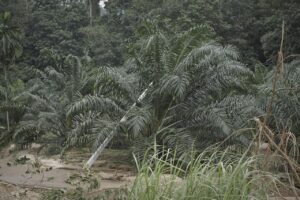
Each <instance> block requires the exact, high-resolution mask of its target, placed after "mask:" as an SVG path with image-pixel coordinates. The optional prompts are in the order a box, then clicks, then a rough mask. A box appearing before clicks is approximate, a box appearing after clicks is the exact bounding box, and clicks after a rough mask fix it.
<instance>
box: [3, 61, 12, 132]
mask: <svg viewBox="0 0 300 200" xmlns="http://www.w3.org/2000/svg"><path fill="white" fill-rule="evenodd" d="M3 70H4V81H5V89H6V91H5V103H6V105H8V79H7V68H6V66H4V68H3ZM6 126H7V130H8V131H10V127H9V112H8V111H6Z"/></svg>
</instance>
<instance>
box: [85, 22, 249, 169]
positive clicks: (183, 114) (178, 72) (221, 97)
mask: <svg viewBox="0 0 300 200" xmlns="http://www.w3.org/2000/svg"><path fill="white" fill-rule="evenodd" d="M139 34H140V35H141V40H139V41H138V42H137V43H136V44H134V45H133V46H132V49H131V51H130V53H131V55H132V58H130V59H129V60H128V61H127V62H126V64H125V68H128V69H129V71H130V72H131V74H134V75H135V76H137V77H139V78H138V83H139V88H147V87H148V85H149V84H150V85H152V87H150V88H148V92H147V95H146V97H145V99H144V100H143V101H141V102H138V103H137V104H135V105H136V106H134V107H132V109H130V110H129V111H128V113H127V115H126V116H125V118H126V119H127V120H123V121H122V122H121V124H123V125H124V126H125V127H126V128H125V132H127V133H128V134H129V136H131V137H132V138H135V140H136V141H139V142H140V144H139V142H136V145H135V147H136V148H137V149H147V148H148V147H149V146H150V147H151V146H153V142H154V144H155V145H154V146H156V147H157V145H156V144H162V145H167V146H169V147H172V148H177V150H178V151H179V152H180V153H182V154H184V153H185V154H188V153H189V152H190V150H191V149H192V148H193V147H194V146H195V145H194V143H195V142H197V143H198V144H197V145H198V146H199V145H200V146H201V143H202V144H206V143H207V139H208V140H209V141H213V140H215V139H216V138H217V140H218V141H220V140H223V139H224V138H225V137H228V136H229V135H230V134H231V133H232V132H233V131H234V130H235V128H239V126H240V125H241V123H237V125H236V126H233V125H232V124H230V120H229V119H230V117H233V116H232V115H231V114H230V113H227V111H225V110H228V109H227V107H228V106H229V103H231V101H230V98H231V99H234V100H235V101H234V102H236V105H235V104H234V103H233V102H232V107H235V108H236V110H238V109H237V108H238V106H240V105H239V104H238V103H237V102H238V100H239V99H243V97H242V96H240V97H236V98H235V96H234V95H235V94H240V93H242V91H245V90H246V86H245V85H244V84H243V80H245V79H246V78H247V77H248V76H251V75H252V73H251V71H250V70H248V69H247V68H246V67H245V66H244V65H243V64H242V63H240V62H238V54H237V53H236V50H235V49H234V48H233V47H231V46H226V47H222V46H221V45H219V44H217V43H214V42H211V35H213V33H212V31H211V29H210V28H209V27H207V26H199V27H195V28H192V29H191V30H189V31H186V32H183V33H181V34H176V35H175V36H173V37H168V36H166V35H165V34H164V33H162V32H161V31H160V30H159V29H157V28H156V26H155V25H153V24H151V23H146V24H145V25H143V26H142V27H141V28H140V29H139ZM141 90H142V89H140V91H141ZM227 96H228V98H227V99H225V97H227ZM218 101H219V102H220V103H219V104H220V105H218V104H217V102H218ZM218 107H221V109H219V108H218ZM224 112H225V113H224ZM249 115H250V114H249ZM235 117H236V116H235ZM202 118H204V119H205V120H203V121H202V123H199V122H201V119H202ZM226 119H227V120H226ZM192 122H194V123H195V124H194V125H193V124H192ZM200 124H201V126H202V128H201V126H200ZM204 126H206V129H203V127H204ZM208 127H210V128H212V127H214V129H213V134H211V135H210V136H209V137H208V138H206V139H205V136H207V135H208V134H209V133H211V132H210V130H209V128H208ZM216 136H217V137H216ZM199 138H200V139H199ZM151 140H152V141H151ZM238 141H240V142H241V143H242V144H244V145H247V144H248V140H247V138H245V137H243V136H239V137H238ZM147 144H148V145H147ZM106 145H107V143H103V145H102V146H101V147H103V148H105V146H106ZM140 147H142V148H140ZM103 148H102V149H103ZM96 153H97V152H96ZM96 153H95V154H96ZM98 155H99V153H98ZM142 155H144V154H143V153H142ZM92 158H93V157H92ZM92 158H91V160H92ZM88 164H89V166H91V164H92V163H90V162H88Z"/></svg>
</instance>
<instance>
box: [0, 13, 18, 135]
mask: <svg viewBox="0 0 300 200" xmlns="http://www.w3.org/2000/svg"><path fill="white" fill-rule="evenodd" d="M11 19H12V17H11V14H10V13H8V12H4V13H1V14H0V39H1V43H0V47H1V50H0V52H1V54H0V62H1V65H2V69H3V73H4V82H5V88H6V92H5V102H6V104H8V96H9V94H8V89H9V80H8V76H7V70H8V67H9V66H10V65H11V64H13V63H14V62H15V59H16V58H17V57H18V56H20V54H21V49H22V47H21V44H20V35H21V33H20V31H19V29H18V28H17V27H15V26H12V25H11ZM6 123H7V130H8V131H10V121H9V111H6Z"/></svg>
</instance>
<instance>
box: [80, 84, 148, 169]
mask: <svg viewBox="0 0 300 200" xmlns="http://www.w3.org/2000/svg"><path fill="white" fill-rule="evenodd" d="M152 85H153V82H151V83H150V84H149V86H148V88H147V89H145V90H144V92H143V93H142V94H141V95H140V96H139V98H138V100H137V103H140V102H141V101H142V100H143V99H144V98H145V97H146V95H147V92H148V90H149V88H150V87H151V86H152ZM135 106H136V103H134V104H133V105H132V106H131V107H130V109H129V110H128V111H127V112H126V113H125V115H124V116H123V117H122V119H121V120H120V123H123V122H126V121H127V114H128V113H129V111H130V110H132V109H133V108H134V107H135ZM116 133H117V127H116V128H115V129H114V130H113V131H111V132H110V134H109V136H108V137H107V138H106V139H105V140H104V142H103V143H102V144H101V145H100V146H99V147H98V149H97V150H96V151H95V153H94V154H93V155H92V156H91V157H90V159H89V160H88V161H87V163H86V167H87V168H90V167H92V165H93V164H94V162H95V161H96V160H97V158H98V157H99V156H100V154H101V153H102V152H103V151H104V149H105V147H106V146H107V145H108V144H109V142H110V141H111V140H112V138H113V137H114V136H115V135H116Z"/></svg>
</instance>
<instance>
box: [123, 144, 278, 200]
mask: <svg viewBox="0 0 300 200" xmlns="http://www.w3.org/2000/svg"><path fill="white" fill-rule="evenodd" d="M158 155H159V154H154V155H152V156H149V155H148V156H146V157H145V159H144V160H143V161H142V162H137V166H138V170H139V173H138V176H137V178H136V180H135V182H134V185H133V187H132V188H131V189H130V191H129V193H128V199H130V200H164V199H166V200H167V199H168V200H170V199H173V200H199V199H210V200H211V199H222V200H234V199H238V200H243V199H245V200H246V199H247V200H249V199H253V200H254V199H268V195H267V193H268V192H270V191H269V189H270V188H271V186H272V185H273V183H275V181H276V178H275V177H274V176H273V175H271V174H269V173H267V172H263V171H260V170H258V169H257V167H256V166H257V157H246V156H245V155H242V154H240V155H238V154H230V153H229V152H228V151H224V152H221V151H218V150H215V149H214V150H206V151H204V152H202V153H201V154H200V155H197V156H191V157H192V159H191V160H190V161H189V162H181V161H178V160H175V156H174V155H173V156H171V155H172V154H171V153H170V152H167V153H165V154H163V155H161V154H160V156H158Z"/></svg>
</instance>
